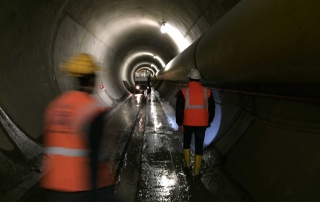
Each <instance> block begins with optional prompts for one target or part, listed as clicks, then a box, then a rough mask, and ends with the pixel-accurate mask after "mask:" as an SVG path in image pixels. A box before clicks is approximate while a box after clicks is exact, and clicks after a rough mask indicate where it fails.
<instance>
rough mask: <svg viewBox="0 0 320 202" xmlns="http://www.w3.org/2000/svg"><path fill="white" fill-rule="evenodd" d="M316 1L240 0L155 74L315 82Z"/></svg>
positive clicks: (319, 17)
mask: <svg viewBox="0 0 320 202" xmlns="http://www.w3.org/2000/svg"><path fill="white" fill-rule="evenodd" d="M319 7H320V1H317V0H308V1H291V0H290V1H289V0H283V1H278V0H242V1H241V2H240V3H239V4H238V5H236V6H235V7H234V8H233V9H232V10H231V11H230V12H228V13H227V14H226V15H225V16H224V17H223V18H221V20H220V21H219V22H218V23H217V24H216V25H215V26H214V27H212V28H211V29H210V30H209V31H208V32H206V33H205V34H204V35H203V36H202V37H201V38H200V39H198V41H196V42H195V43H193V44H192V45H191V46H190V47H189V48H187V49H186V50H185V51H184V52H182V53H180V54H179V55H178V56H177V57H175V58H174V59H173V60H172V61H171V62H169V63H168V64H167V66H166V67H165V68H164V69H162V70H161V71H160V72H158V74H157V78H158V79H159V80H168V81H177V80H179V81H183V82H186V81H187V80H188V78H187V76H186V75H187V73H188V71H189V70H190V69H191V68H197V69H199V71H200V72H201V74H202V77H203V78H204V79H205V80H209V81H211V82H215V83H216V84H228V83H278V84H279V83H281V84H290V83H291V84H311V83H312V84H314V83H317V84H319V82H320V74H319V61H318V58H319V56H320V48H319V47H320V37H319V36H320V26H318V25H319V24H320V13H319V11H318V8H319Z"/></svg>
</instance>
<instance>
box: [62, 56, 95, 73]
mask: <svg viewBox="0 0 320 202" xmlns="http://www.w3.org/2000/svg"><path fill="white" fill-rule="evenodd" d="M61 68H62V69H63V70H64V71H66V72H67V73H68V74H69V75H71V76H75V77H83V76H85V75H86V74H94V73H95V72H96V71H98V70H99V69H100V68H99V67H98V66H97V65H96V64H95V61H94V58H93V56H92V55H90V54H87V53H80V54H78V55H76V56H74V57H72V58H71V59H70V60H69V61H68V62H66V63H63V64H62V65H61Z"/></svg>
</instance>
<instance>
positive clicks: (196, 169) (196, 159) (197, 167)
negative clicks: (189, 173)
mask: <svg viewBox="0 0 320 202" xmlns="http://www.w3.org/2000/svg"><path fill="white" fill-rule="evenodd" d="M201 161H202V156H201V155H195V157H194V176H199V173H200V167H201Z"/></svg>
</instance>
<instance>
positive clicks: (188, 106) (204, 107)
mask: <svg viewBox="0 0 320 202" xmlns="http://www.w3.org/2000/svg"><path fill="white" fill-rule="evenodd" d="M203 97H204V99H203V105H190V96H189V88H188V87H186V104H185V107H184V108H185V109H208V105H207V100H208V96H207V88H203Z"/></svg>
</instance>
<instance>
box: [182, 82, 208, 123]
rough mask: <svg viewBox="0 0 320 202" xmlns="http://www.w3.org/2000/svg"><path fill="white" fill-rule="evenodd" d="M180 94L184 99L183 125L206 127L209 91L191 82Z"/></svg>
mask: <svg viewBox="0 0 320 202" xmlns="http://www.w3.org/2000/svg"><path fill="white" fill-rule="evenodd" d="M182 93H183V96H184V99H185V106H184V116H183V125H186V126H208V125H209V111H208V98H209V97H210V94H211V91H210V89H207V88H205V87H203V86H202V85H201V84H200V83H199V82H194V81H191V82H189V83H188V86H187V87H186V88H183V89H182Z"/></svg>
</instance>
